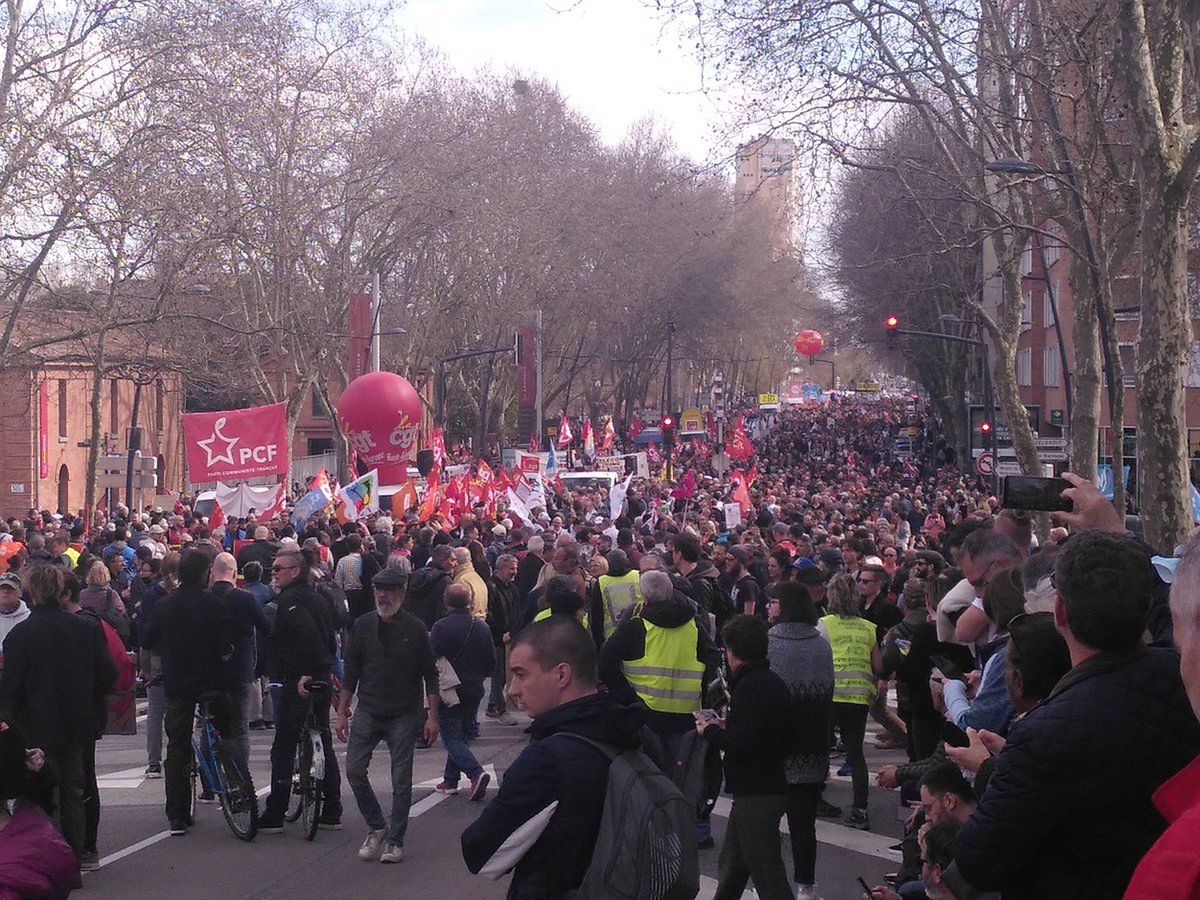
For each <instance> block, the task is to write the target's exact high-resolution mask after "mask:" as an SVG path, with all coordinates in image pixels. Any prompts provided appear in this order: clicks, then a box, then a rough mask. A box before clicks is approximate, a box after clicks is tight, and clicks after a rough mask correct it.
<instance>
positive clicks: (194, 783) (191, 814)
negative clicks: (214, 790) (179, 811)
mask: <svg viewBox="0 0 1200 900" xmlns="http://www.w3.org/2000/svg"><path fill="white" fill-rule="evenodd" d="M188 784H189V786H190V787H191V791H190V792H189V793H188V824H189V825H195V824H196V795H197V794H199V793H200V766H199V765H197V763H196V751H195V748H194V747H193V748H192V762H191V766H190V767H189V769H188Z"/></svg>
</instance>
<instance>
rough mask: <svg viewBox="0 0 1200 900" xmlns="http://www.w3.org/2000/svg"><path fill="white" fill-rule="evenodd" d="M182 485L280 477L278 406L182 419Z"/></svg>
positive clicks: (282, 443) (283, 425) (283, 465)
mask: <svg viewBox="0 0 1200 900" xmlns="http://www.w3.org/2000/svg"><path fill="white" fill-rule="evenodd" d="M183 441H184V446H185V447H186V448H187V464H188V480H189V481H191V482H192V483H193V484H200V483H203V482H209V481H226V480H230V479H235V478H252V477H255V476H258V475H285V474H287V470H288V445H287V413H286V407H285V405H284V404H282V403H275V404H272V405H271V406H255V407H252V408H251V409H228V410H223V411H221V412H207V413H188V414H187V415H185V416H184V417H183Z"/></svg>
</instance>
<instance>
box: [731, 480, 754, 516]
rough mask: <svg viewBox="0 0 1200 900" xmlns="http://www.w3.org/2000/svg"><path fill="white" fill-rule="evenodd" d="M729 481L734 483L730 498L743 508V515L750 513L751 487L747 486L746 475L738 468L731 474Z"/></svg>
mask: <svg viewBox="0 0 1200 900" xmlns="http://www.w3.org/2000/svg"><path fill="white" fill-rule="evenodd" d="M729 482H730V484H732V485H733V492H732V493H731V494H730V499H731V500H733V502H734V503H736V504H737V505H738V506H740V507H741V508H742V516H743V517H745V516H747V515H749V514H750V506H751V504H750V489H749V488H747V487H746V476H745V475H743V474H742V473H741V472H739V471H737V470H736V469H735V470H734V471H733V472H732V473H731V474H730V476H729Z"/></svg>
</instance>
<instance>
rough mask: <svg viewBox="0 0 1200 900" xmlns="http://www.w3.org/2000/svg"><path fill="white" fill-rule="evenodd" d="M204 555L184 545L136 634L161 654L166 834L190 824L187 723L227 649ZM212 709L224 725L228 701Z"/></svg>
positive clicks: (215, 684)
mask: <svg viewBox="0 0 1200 900" xmlns="http://www.w3.org/2000/svg"><path fill="white" fill-rule="evenodd" d="M208 571H209V557H208V555H207V554H206V553H204V552H203V551H201V550H189V551H187V552H185V553H184V554H183V555H182V557H181V558H180V560H179V587H178V588H177V589H176V590H174V591H172V592H171V593H170V594H169V595H168V596H167V597H166V598H164V599H163V600H161V601H159V602H158V603H157V604H156V605H155V607H154V610H153V611H152V612H151V614H150V620H149V622H148V623H147V626H146V630H145V631H144V632H143V635H142V646H143V648H145V649H147V650H149V651H151V652H152V653H154V654H156V655H157V656H159V657H160V658H161V659H162V669H163V673H162V674H163V689H164V691H165V693H166V698H167V712H166V716H165V718H164V722H165V725H166V731H167V760H166V773H165V774H166V793H167V821H168V822H169V823H170V826H171V834H174V835H183V834H187V830H188V827H189V826H190V825H192V824H193V823H192V822H191V819H190V816H191V790H192V783H191V779H190V778H189V777H188V773H189V771H190V769H191V762H192V725H193V721H194V712H195V709H196V704H197V703H199V702H200V697H201V696H202V695H204V694H207V693H211V692H217V691H219V692H223V691H224V689H225V680H224V673H225V660H227V659H228V658H229V657H230V654H231V652H232V641H231V640H230V639H229V636H228V627H229V626H228V618H227V616H226V614H225V610H224V608H223V607H222V606H221V603H220V601H218V600H217V598H216V597H214V596H213V595H212V593H211V592H209V590H208ZM218 706H219V708H214V709H213V710H212V712H213V715H214V717H215V718H216V720H217V727H218V728H219V729H220V730H221V731H222V732H224V731H226V730H227V729H228V727H229V720H228V718H229V712H230V710H229V705H228V704H227V703H226V704H220V705H218Z"/></svg>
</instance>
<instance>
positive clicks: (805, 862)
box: [787, 782, 825, 884]
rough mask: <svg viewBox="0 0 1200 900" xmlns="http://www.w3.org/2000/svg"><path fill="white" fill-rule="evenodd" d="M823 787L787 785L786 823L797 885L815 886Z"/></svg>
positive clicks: (818, 784)
mask: <svg viewBox="0 0 1200 900" xmlns="http://www.w3.org/2000/svg"><path fill="white" fill-rule="evenodd" d="M823 787H825V785H824V783H820V782H819V783H817V784H789V785H788V804H787V821H788V831H789V832H790V833H791V837H792V865H793V868H794V869H795V880H796V884H816V880H817V802H818V801H819V800H820V799H821V789H822V788H823Z"/></svg>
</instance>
